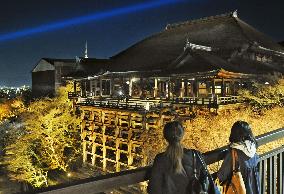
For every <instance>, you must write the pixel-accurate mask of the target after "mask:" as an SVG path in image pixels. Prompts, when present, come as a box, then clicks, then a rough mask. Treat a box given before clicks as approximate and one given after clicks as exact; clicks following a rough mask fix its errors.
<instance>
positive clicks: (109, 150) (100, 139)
mask: <svg viewBox="0 0 284 194" xmlns="http://www.w3.org/2000/svg"><path fill="white" fill-rule="evenodd" d="M101 62H102V63H99V64H98V65H96V63H93V64H90V65H89V67H90V68H92V69H95V71H93V72H91V71H90V72H88V71H87V72H86V73H85V74H84V75H83V74H82V73H80V71H79V70H78V69H77V70H74V71H72V72H69V73H67V74H65V75H63V77H64V78H65V79H69V80H70V79H71V80H73V82H74V91H72V92H70V93H69V98H70V99H72V100H73V102H74V107H75V108H76V109H77V112H79V111H80V112H81V117H82V124H81V132H82V140H83V160H84V162H87V163H91V164H93V165H96V166H98V167H101V168H102V169H103V170H104V171H120V170H123V169H126V168H135V167H137V166H141V165H145V164H146V163H147V154H145V150H143V149H142V147H141V146H142V144H143V143H144V142H142V141H141V138H140V136H141V134H142V133H145V132H146V133H147V132H149V131H151V130H161V129H162V127H163V125H164V124H165V123H166V122H168V121H170V120H174V119H175V118H176V116H177V115H178V116H179V117H180V118H182V119H183V120H184V121H185V123H186V120H187V119H189V117H190V115H191V113H192V111H193V110H194V109H195V108H196V107H203V108H204V107H205V108H209V109H211V108H213V109H217V108H218V107H219V106H223V105H225V104H233V103H237V102H240V101H241V99H240V98H239V97H238V96H237V91H238V90H239V89H240V88H243V87H247V86H248V85H249V84H250V83H251V81H252V80H254V79H261V78H263V81H264V82H265V76H266V75H267V74H273V73H275V72H278V73H284V48H283V47H282V46H280V45H279V44H277V43H275V42H274V41H273V40H271V39H270V38H269V37H267V36H266V35H264V34H263V33H261V32H259V31H257V30H256V29H254V28H253V27H251V26H250V25H248V24H247V23H245V22H244V21H242V20H241V19H239V18H238V16H237V12H233V13H228V14H223V15H217V16H212V17H207V18H202V19H197V20H192V21H186V22H182V23H176V24H169V25H167V26H166V27H165V29H164V30H163V31H161V32H159V33H157V34H154V35H152V36H150V37H148V38H145V39H144V40H142V41H140V42H138V43H136V44H134V45H133V46H131V47H129V48H128V49H126V50H124V51H122V52H120V53H119V54H117V55H115V56H113V57H111V58H110V59H108V60H105V61H101ZM185 125H186V124H185ZM185 127H187V126H185Z"/></svg>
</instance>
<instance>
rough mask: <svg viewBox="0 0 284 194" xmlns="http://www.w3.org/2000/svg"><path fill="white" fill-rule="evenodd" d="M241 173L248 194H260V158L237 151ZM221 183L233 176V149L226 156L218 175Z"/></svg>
mask: <svg viewBox="0 0 284 194" xmlns="http://www.w3.org/2000/svg"><path fill="white" fill-rule="evenodd" d="M236 151H237V155H238V162H239V165H240V171H241V174H242V177H243V180H244V182H245V186H246V194H259V192H260V190H259V189H260V179H259V171H258V163H259V156H258V155H257V154H255V155H254V156H253V157H252V158H250V157H248V156H247V155H245V154H244V152H242V151H240V150H237V149H236ZM217 176H218V178H219V179H220V181H221V182H224V181H226V180H228V179H229V178H230V177H231V176H232V154H231V149H229V152H228V153H227V154H226V156H225V159H224V162H223V164H222V166H221V168H220V170H219V172H218V173H217Z"/></svg>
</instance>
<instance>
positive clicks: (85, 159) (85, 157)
mask: <svg viewBox="0 0 284 194" xmlns="http://www.w3.org/2000/svg"><path fill="white" fill-rule="evenodd" d="M86 149H87V142H86V141H84V140H83V163H86V161H87V151H86Z"/></svg>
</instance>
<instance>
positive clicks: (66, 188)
mask: <svg viewBox="0 0 284 194" xmlns="http://www.w3.org/2000/svg"><path fill="white" fill-rule="evenodd" d="M281 138H284V128H280V129H277V130H274V131H271V132H268V133H265V134H262V135H259V136H257V137H256V139H257V142H258V145H259V146H261V145H264V144H267V143H269V142H272V141H275V140H278V139H281ZM227 150H228V146H223V147H221V148H217V149H215V150H213V151H209V152H206V153H204V158H205V161H206V163H207V164H208V165H209V164H212V163H214V162H217V161H219V160H222V159H223V158H224V156H225V154H226V151H227ZM150 170H151V167H150V166H146V167H143V168H138V169H134V170H126V171H122V172H117V173H112V174H107V175H101V176H97V177H92V178H88V179H84V180H79V181H75V182H73V183H70V184H62V185H58V186H52V187H49V188H43V189H39V190H36V191H33V192H30V193H42V194H55V193H56V194H67V193H68V194H78V193H85V192H84V191H88V192H87V193H90V191H91V192H92V193H99V192H103V191H106V190H110V189H115V188H118V187H121V186H126V185H133V184H136V183H139V182H143V181H146V180H148V177H149V176H148V175H149V172H150Z"/></svg>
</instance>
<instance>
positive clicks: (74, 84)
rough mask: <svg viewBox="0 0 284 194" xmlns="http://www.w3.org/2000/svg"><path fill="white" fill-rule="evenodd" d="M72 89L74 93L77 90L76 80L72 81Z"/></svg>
mask: <svg viewBox="0 0 284 194" xmlns="http://www.w3.org/2000/svg"><path fill="white" fill-rule="evenodd" d="M73 91H74V93H75V94H76V92H77V82H76V81H74V82H73Z"/></svg>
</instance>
